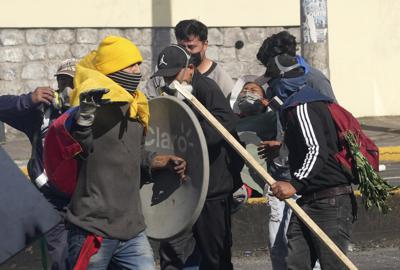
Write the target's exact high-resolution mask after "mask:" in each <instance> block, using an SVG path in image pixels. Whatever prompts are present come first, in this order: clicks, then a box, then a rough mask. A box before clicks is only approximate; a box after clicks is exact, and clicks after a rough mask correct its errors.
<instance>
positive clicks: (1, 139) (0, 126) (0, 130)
mask: <svg viewBox="0 0 400 270" xmlns="http://www.w3.org/2000/svg"><path fill="white" fill-rule="evenodd" d="M5 142H6V134H5V132H4V123H3V122H1V121H0V144H2V143H5Z"/></svg>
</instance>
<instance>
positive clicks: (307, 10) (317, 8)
mask: <svg viewBox="0 0 400 270" xmlns="http://www.w3.org/2000/svg"><path fill="white" fill-rule="evenodd" d="M300 6H301V16H300V17H301V24H300V28H301V45H302V46H301V52H302V56H303V57H304V58H305V59H306V60H307V62H308V63H309V64H310V65H311V66H313V67H315V68H317V69H319V70H321V71H322V72H323V73H324V74H325V75H326V76H327V77H328V78H329V44H328V11H327V0H300Z"/></svg>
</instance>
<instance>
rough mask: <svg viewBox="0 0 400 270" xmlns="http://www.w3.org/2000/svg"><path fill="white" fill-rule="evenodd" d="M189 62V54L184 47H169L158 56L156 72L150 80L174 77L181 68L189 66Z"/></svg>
mask: <svg viewBox="0 0 400 270" xmlns="http://www.w3.org/2000/svg"><path fill="white" fill-rule="evenodd" d="M189 61H190V53H189V52H188V51H187V50H186V49H185V48H184V47H182V46H179V45H170V46H168V47H166V48H165V49H164V50H162V51H161V53H160V54H159V55H158V60H157V72H156V73H154V74H153V75H152V76H151V78H153V77H158V76H161V77H172V76H175V75H176V74H178V72H179V71H181V69H182V68H184V67H187V66H188V65H189Z"/></svg>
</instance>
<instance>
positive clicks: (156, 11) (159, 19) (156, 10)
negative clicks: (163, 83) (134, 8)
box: [151, 0, 172, 71]
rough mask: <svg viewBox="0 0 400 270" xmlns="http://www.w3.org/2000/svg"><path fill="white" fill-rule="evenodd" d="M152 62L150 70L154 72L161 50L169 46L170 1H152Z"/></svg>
mask: <svg viewBox="0 0 400 270" xmlns="http://www.w3.org/2000/svg"><path fill="white" fill-rule="evenodd" d="M151 8H152V23H153V25H152V26H153V28H152V34H151V37H152V43H151V51H152V61H151V70H152V71H154V67H155V66H156V64H157V57H158V54H159V53H160V52H161V50H162V49H163V48H164V47H166V46H168V45H169V44H171V31H172V29H171V28H170V27H165V26H166V25H171V23H172V19H171V0H152V5H151ZM155 27H157V28H155Z"/></svg>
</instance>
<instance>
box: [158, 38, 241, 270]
mask: <svg viewBox="0 0 400 270" xmlns="http://www.w3.org/2000/svg"><path fill="white" fill-rule="evenodd" d="M191 61H192V58H191V55H190V53H189V52H188V51H187V50H186V49H185V48H183V47H181V46H179V45H171V46H168V47H167V48H165V49H164V50H163V51H162V52H161V53H160V55H159V57H158V64H157V68H158V71H157V72H156V73H155V74H154V75H153V76H161V77H163V78H164V80H165V82H166V87H165V88H164V90H165V92H167V93H169V94H173V95H176V96H177V97H178V98H181V97H182V96H181V95H180V94H178V93H177V92H176V89H173V86H172V85H173V84H172V82H173V81H174V80H177V81H179V82H180V83H181V84H182V86H183V87H184V88H186V90H188V91H190V92H191V93H192V94H193V95H194V96H195V97H196V98H197V99H198V100H199V101H200V102H201V103H202V104H203V105H204V106H205V107H206V108H207V109H208V110H209V111H210V113H211V114H212V115H213V116H214V117H215V118H217V119H218V121H220V123H221V124H222V125H224V127H225V128H226V129H227V130H228V131H230V132H231V133H233V134H234V135H236V136H237V134H236V132H235V124H236V120H237V118H236V116H235V115H234V114H233V112H232V110H231V109H230V107H229V104H228V101H227V100H226V99H225V97H224V95H223V94H222V92H221V90H220V88H219V87H218V85H217V84H216V83H215V82H214V81H213V80H211V79H209V78H207V77H205V76H203V75H201V74H200V73H199V72H198V71H197V70H196V68H195V66H194V65H193V63H192V62H191ZM194 113H195V114H196V115H197V117H198V119H199V121H200V125H201V127H202V129H203V132H204V135H205V138H206V141H207V147H208V155H209V160H210V178H209V187H208V193H207V199H206V202H205V204H204V207H203V210H202V212H201V214H200V217H199V218H198V220H197V222H196V223H195V225H194V226H193V230H192V232H190V233H188V234H186V235H184V236H181V237H179V238H176V239H173V240H171V241H168V242H162V243H161V245H160V258H161V268H162V269H182V268H183V266H184V264H185V262H186V260H187V258H188V257H189V256H190V255H191V254H192V252H193V249H194V246H195V244H196V245H197V248H198V249H199V251H200V256H201V260H200V269H204V270H205V269H207V270H214V269H215V270H217V269H221V270H222V269H224V270H229V269H233V266H232V263H231V245H232V237H231V212H230V211H231V200H232V191H233V190H234V188H238V187H239V186H241V183H240V182H241V181H240V171H241V168H242V166H243V162H242V160H241V158H240V157H238V156H237V154H236V153H235V152H234V151H233V149H232V148H231V147H230V146H229V145H228V144H227V143H226V142H225V141H224V139H223V138H222V136H221V135H219V133H218V132H217V131H216V130H215V129H214V128H213V127H212V126H210V124H209V123H208V122H207V121H206V120H205V119H204V118H203V117H201V116H200V115H199V114H198V113H197V112H196V110H194ZM189 166H190V164H189Z"/></svg>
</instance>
